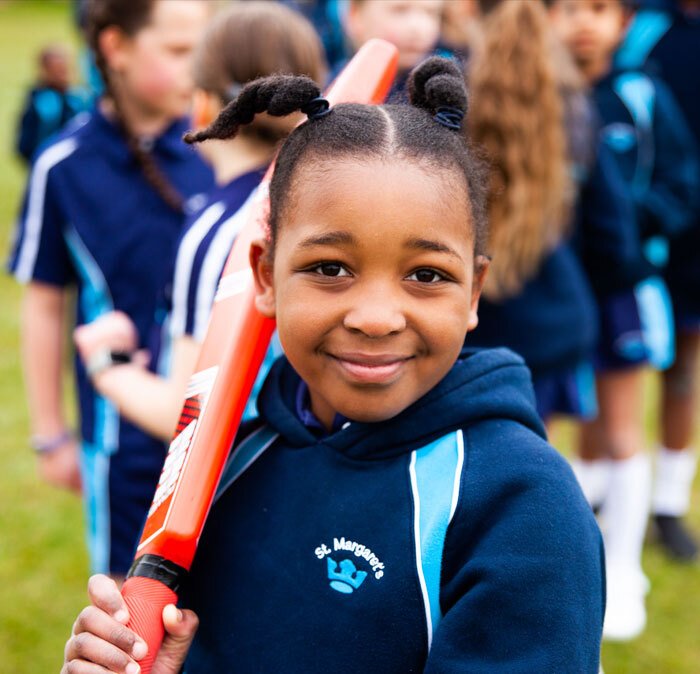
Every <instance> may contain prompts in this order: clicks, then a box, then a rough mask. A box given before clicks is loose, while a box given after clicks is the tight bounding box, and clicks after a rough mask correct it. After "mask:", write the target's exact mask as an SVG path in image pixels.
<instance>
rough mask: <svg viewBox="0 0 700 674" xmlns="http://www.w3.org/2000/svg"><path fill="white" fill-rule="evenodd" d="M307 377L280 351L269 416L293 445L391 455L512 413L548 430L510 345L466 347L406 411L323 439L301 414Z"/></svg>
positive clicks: (270, 380)
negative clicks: (298, 408) (299, 406)
mask: <svg viewBox="0 0 700 674" xmlns="http://www.w3.org/2000/svg"><path fill="white" fill-rule="evenodd" d="M300 381H301V380H300V378H299V375H298V374H297V373H296V372H295V370H294V369H293V368H292V366H291V365H290V364H289V362H288V361H287V360H286V358H284V357H283V358H280V359H279V360H278V361H277V362H276V363H275V364H274V365H273V367H272V369H271V370H270V373H269V375H268V377H267V379H266V381H265V384H264V386H263V389H262V391H261V393H260V397H259V399H258V408H259V411H260V415H261V417H262V419H263V420H264V421H265V422H266V423H267V424H268V425H269V426H270V427H271V428H272V429H273V430H275V431H277V432H278V433H279V434H280V435H281V436H282V437H283V438H284V439H285V441H286V442H287V443H288V444H289V445H290V446H292V447H299V448H302V447H308V446H310V445H314V444H317V443H318V444H322V445H326V446H328V447H331V448H333V449H335V450H336V451H339V452H341V453H343V454H345V455H346V456H348V457H351V458H355V459H386V458H390V457H394V456H397V455H399V454H404V453H408V452H411V451H413V450H414V449H416V448H418V447H421V446H423V445H426V444H428V443H429V442H431V441H432V440H434V439H436V438H438V437H441V436H442V435H445V434H446V433H449V432H450V431H454V430H457V429H459V428H467V427H469V426H472V425H474V424H478V423H481V422H484V421H489V420H501V421H503V420H512V421H515V422H517V423H519V424H521V425H523V426H526V427H527V428H529V429H530V430H532V431H533V432H535V433H536V434H538V435H539V436H541V437H542V438H544V437H545V430H544V427H543V425H542V421H541V420H540V418H539V416H538V415H537V411H536V410H535V399H534V393H533V390H532V381H531V378H530V371H529V370H528V369H527V367H526V365H525V362H524V361H523V360H522V358H520V357H519V356H517V355H516V354H514V353H513V352H512V351H509V350H508V349H488V350H475V349H464V350H463V351H462V353H461V354H460V356H459V358H458V359H457V362H456V363H455V364H454V366H453V367H452V369H451V370H450V371H449V372H448V373H447V375H446V376H445V378H444V379H443V380H442V381H441V382H440V383H439V384H437V386H435V387H434V388H433V389H432V390H430V391H429V392H428V393H426V395H424V396H423V397H422V398H420V399H419V400H417V401H416V402H415V403H413V404H412V405H410V406H409V407H407V408H406V409H405V410H404V411H403V412H401V413H400V414H398V415H396V416H395V417H392V418H391V419H387V420H386V421H382V422H378V423H363V422H354V421H352V420H350V423H349V424H346V425H345V427H344V428H342V429H341V430H339V431H337V432H334V433H332V434H331V435H328V436H326V437H323V438H321V439H319V438H318V437H317V436H315V435H314V434H313V433H312V431H311V430H309V429H308V428H307V427H306V426H304V424H303V423H302V422H301V420H300V419H299V417H298V416H297V414H296V394H297V389H298V387H299V384H300Z"/></svg>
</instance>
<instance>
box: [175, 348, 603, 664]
mask: <svg viewBox="0 0 700 674" xmlns="http://www.w3.org/2000/svg"><path fill="white" fill-rule="evenodd" d="M299 384H300V379H299V377H298V375H297V374H296V373H295V371H294V370H293V369H292V368H291V366H290V365H289V364H288V363H287V361H285V360H284V359H282V360H280V361H278V362H277V363H276V364H275V366H274V367H273V369H272V371H271V372H270V375H269V376H268V379H267V381H266V383H265V386H264V387H263V390H262V393H261V396H260V399H259V408H260V413H261V418H262V423H263V426H262V427H261V428H259V429H258V430H257V431H256V432H254V433H253V434H252V435H248V436H247V437H246V439H245V440H244V441H243V442H242V443H240V444H238V446H237V449H235V450H234V452H233V453H232V456H231V458H230V460H229V464H228V465H227V468H226V470H225V473H224V478H223V480H222V485H223V488H220V491H219V496H218V500H217V501H216V503H215V505H214V506H213V508H212V511H211V514H210V516H209V519H208V521H207V525H206V527H205V530H204V532H203V535H202V539H201V542H200V546H199V549H198V552H197V556H196V559H195V563H194V565H193V568H192V573H191V576H190V581H189V584H188V586H187V587H186V588H185V591H184V593H183V595H182V597H183V601H182V603H183V605H185V606H191V607H192V608H193V609H194V610H195V611H196V612H197V613H198V615H199V617H200V628H199V631H198V633H197V636H196V638H195V641H194V643H193V645H192V648H191V650H190V654H189V657H188V660H187V663H186V665H185V670H184V671H185V672H186V673H187V674H204V673H212V674H213V673H216V674H222V673H224V672H242V673H248V672H282V671H284V672H304V673H312V672H322V671H323V672H325V671H334V672H340V673H342V672H348V673H350V672H352V673H355V672H372V673H373V674H381V673H384V672H396V673H397V674H398V673H401V674H406V673H408V672H423V671H424V672H428V673H433V674H436V673H438V672H470V673H473V674H478V673H480V672H484V673H486V672H488V673H489V674H493V673H494V672H509V673H510V672H513V673H515V672H523V673H527V674H531V673H532V672H552V673H555V672H556V673H557V674H562V673H566V672H571V673H572V674H573V673H576V674H583V673H586V672H590V673H591V674H595V673H597V672H598V660H599V649H600V636H601V630H602V621H603V612H604V596H605V587H604V571H603V568H604V563H603V549H602V542H601V537H600V533H599V531H598V528H597V525H596V523H595V520H594V518H593V516H592V514H591V511H590V508H589V507H588V506H587V504H586V502H585V500H584V498H583V496H582V494H581V491H580V489H579V488H578V485H577V484H576V481H575V479H574V477H573V474H572V472H571V470H570V469H569V467H568V465H567V464H566V462H565V461H564V459H563V458H562V457H561V456H559V455H558V454H557V452H556V451H555V450H554V449H553V448H552V447H550V446H549V445H548V444H547V442H546V441H545V439H544V429H543V427H542V425H541V421H540V420H539V418H538V416H537V413H536V411H535V408H534V403H533V398H534V397H533V393H532V388H531V383H530V376H529V373H528V371H527V368H526V367H525V365H524V363H523V362H522V360H521V359H520V358H518V357H517V356H515V355H514V354H512V353H511V352H509V351H507V350H503V349H499V350H494V351H481V352H466V351H465V352H464V353H463V354H462V356H461V357H460V359H459V360H458V361H457V363H456V364H455V366H454V367H453V369H452V370H451V371H450V372H449V373H448V374H447V376H446V377H445V378H444V379H443V380H442V381H441V382H440V383H439V384H438V385H437V386H436V387H435V388H434V389H432V390H431V391H430V392H429V393H427V394H426V395H425V396H424V397H423V398H421V399H420V400H418V401H417V402H415V403H414V404H413V405H411V406H410V407H409V408H407V409H406V410H404V411H403V412H402V413H400V414H399V415H397V416H396V417H394V418H393V419H389V420H387V421H385V422H382V423H373V424H370V423H359V422H349V423H348V424H345V425H344V426H343V428H341V429H340V430H338V431H337V432H333V433H331V434H330V435H326V434H324V433H321V432H316V431H314V430H313V429H312V428H309V427H307V426H305V425H304V424H303V423H302V422H301V421H300V419H299V417H298V416H297V413H296V396H297V391H298V388H299Z"/></svg>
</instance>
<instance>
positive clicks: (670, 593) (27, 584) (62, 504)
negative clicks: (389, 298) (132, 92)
mask: <svg viewBox="0 0 700 674" xmlns="http://www.w3.org/2000/svg"><path fill="white" fill-rule="evenodd" d="M70 10H71V4H70V3H69V2H68V1H67V0H66V1H64V0H14V1H8V0H0V92H2V94H1V96H0V153H1V155H0V253H2V255H3V257H4V256H5V255H6V251H7V249H8V246H9V245H10V238H11V233H12V223H13V219H14V217H15V213H16V209H17V205H18V201H19V199H20V194H21V190H22V187H23V183H24V179H25V173H24V169H23V168H22V166H21V165H20V164H19V163H18V162H17V161H16V160H15V158H14V156H13V152H12V144H13V140H14V123H15V117H16V114H17V111H18V109H19V106H20V103H21V98H22V96H23V92H24V90H25V88H26V87H27V86H28V84H29V83H30V82H31V79H32V73H33V56H34V54H35V53H36V51H37V49H38V47H40V46H41V45H43V44H45V43H47V42H55V41H60V42H67V43H69V44H72V45H75V44H76V37H75V34H74V32H73V28H72V24H71V15H70ZM20 294H21V293H20V290H19V289H18V287H17V286H16V284H15V283H14V282H13V281H12V280H10V279H9V278H7V277H6V276H5V275H0V298H1V299H2V301H1V303H0V307H1V308H0V312H1V313H0V428H1V429H2V439H1V440H0V672H2V673H7V674H47V673H50V672H58V670H59V668H60V663H61V661H62V651H63V644H64V642H65V639H66V637H67V636H68V633H69V631H70V626H71V623H72V621H73V619H74V617H75V616H76V614H77V612H78V611H79V609H80V608H81V607H82V606H83V605H84V603H85V580H86V578H87V574H88V568H87V559H86V554H85V550H84V546H83V537H82V519H81V517H82V516H81V506H80V503H79V501H78V499H77V498H75V497H73V496H71V495H68V494H64V493H61V492H59V491H56V490H54V489H51V488H49V487H47V486H45V485H42V484H41V483H40V482H39V481H38V479H37V478H36V475H35V467H34V458H33V456H32V453H31V450H30V449H29V447H28V444H27V438H28V425H27V414H26V409H25V404H24V397H23V390H22V379H21V372H20V367H19V345H18V311H19V299H20ZM654 395H655V386H654V382H653V380H651V379H650V380H649V396H648V399H649V409H652V405H653V402H654ZM648 419H649V424H648V432H649V440H650V443H651V441H652V439H653V433H654V428H655V420H654V418H653V415H652V414H649V415H648ZM570 439H571V429H570V428H569V427H566V426H564V427H561V428H558V429H557V431H556V433H555V442H556V443H557V445H558V446H560V447H561V448H562V449H563V450H564V451H565V452H566V451H568V448H569V447H570V444H571V442H570ZM696 491H697V490H696ZM692 520H693V524H694V526H695V527H696V529H697V530H700V493H696V499H695V509H694V512H693V514H692ZM645 569H646V571H647V573H648V575H649V577H650V579H651V582H652V588H653V589H652V592H651V595H650V597H649V600H648V608H649V626H648V629H647V631H646V632H645V634H644V635H643V637H641V638H640V639H638V640H637V641H635V642H633V643H630V644H626V645H607V644H606V645H605V647H604V651H603V664H604V666H605V671H606V673H607V674H698V672H700V637H699V635H700V606H699V602H700V572H699V569H698V567H693V568H688V567H681V566H677V565H674V564H671V563H669V562H668V561H666V560H665V559H664V558H663V556H662V555H661V554H660V553H659V552H658V551H657V550H656V549H655V548H653V547H651V546H650V547H648V549H647V550H646V553H645ZM552 601H556V597H552ZM552 638H553V639H556V635H552ZM533 674H534V673H533Z"/></svg>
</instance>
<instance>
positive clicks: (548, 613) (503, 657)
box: [62, 58, 604, 674]
mask: <svg viewBox="0 0 700 674" xmlns="http://www.w3.org/2000/svg"><path fill="white" fill-rule="evenodd" d="M409 93H410V98H411V101H412V104H411V105H407V104H406V105H384V106H368V105H359V104H342V105H337V106H334V107H333V108H329V107H328V103H327V102H326V101H324V100H323V99H321V98H319V95H320V92H319V89H318V87H317V86H316V84H315V83H314V82H312V81H311V80H309V79H308V78H302V77H293V76H274V77H269V78H264V79H261V80H258V81H255V82H252V83H250V84H248V85H247V86H246V87H244V88H243V90H242V91H241V93H240V95H239V96H238V97H237V98H236V99H235V100H234V101H233V102H232V103H230V104H229V105H228V106H227V107H226V108H225V109H224V110H223V111H222V113H221V115H220V116H219V117H218V119H217V120H216V122H214V123H213V124H212V125H211V127H210V128H208V129H206V130H204V131H202V132H198V133H194V134H191V135H189V136H188V137H187V140H188V141H190V142H202V141H206V140H208V139H213V138H228V137H231V136H233V135H235V134H236V133H237V132H238V131H239V129H240V128H241V127H243V126H244V125H245V124H247V123H249V122H250V121H251V120H252V119H254V117H255V115H256V114H259V113H267V114H270V115H273V116H286V115H289V114H292V113H295V112H297V111H302V112H304V113H305V114H306V115H307V116H308V120H307V121H306V122H304V123H303V124H301V125H300V126H299V127H297V128H296V129H295V130H294V131H293V132H292V133H291V134H290V135H289V137H288V138H287V140H286V141H285V143H284V145H283V146H282V148H281V150H280V154H279V156H278V159H277V164H276V169H275V173H274V175H273V178H272V182H271V185H270V216H269V236H268V237H267V239H266V240H260V241H257V242H255V243H254V244H253V245H252V247H251V265H252V268H253V275H254V279H255V285H256V289H257V298H256V303H257V307H258V309H259V311H260V312H262V313H263V314H265V315H266V316H269V317H274V318H276V320H277V328H278V332H279V337H280V340H281V343H282V346H283V347H284V352H285V356H284V357H282V358H281V359H279V360H278V361H276V363H275V364H274V366H273V367H272V370H271V371H270V374H269V375H268V377H267V379H266V382H265V384H264V386H263V389H262V392H261V395H260V397H259V400H258V406H259V411H260V418H259V420H258V421H257V422H255V424H254V425H252V426H247V427H246V426H244V427H243V428H242V429H241V432H240V433H239V437H238V438H237V440H236V443H235V447H234V449H233V452H232V454H231V457H230V459H229V462H228V463H227V465H226V468H225V470H224V474H223V478H222V481H221V485H220V487H219V491H218V494H217V499H216V501H215V503H214V505H213V507H212V510H211V513H210V516H209V519H208V522H207V524H206V526H205V529H204V532H203V534H202V538H201V540H200V545H199V548H198V552H197V556H196V559H195V562H194V565H193V567H192V570H191V574H190V576H189V578H188V579H187V581H186V584H185V587H184V588H183V592H182V595H181V605H182V607H181V608H176V607H174V606H172V605H170V606H167V607H166V608H165V609H164V612H163V619H164V624H165V626H166V639H165V641H164V644H163V648H162V649H161V651H160V653H159V655H158V658H157V660H156V663H155V665H154V670H153V671H156V670H157V671H158V672H159V674H175V673H176V672H179V671H181V669H182V668H183V663H184V671H186V672H188V674H203V673H205V672H212V673H213V672H217V673H219V672H227V671H237V672H279V671H293V672H321V671H327V670H328V668H329V667H332V668H333V669H334V671H338V672H356V671H371V672H376V673H379V674H381V673H383V672H418V671H425V672H455V671H469V672H487V671H488V672H509V673H512V672H528V673H529V672H535V671H537V672H544V671H549V672H572V673H573V672H576V673H580V672H589V673H591V674H595V673H596V672H598V662H599V649H600V633H601V629H602V620H603V608H604V583H603V559H602V558H603V553H602V547H601V538H600V534H599V531H598V529H597V526H596V524H595V521H594V518H593V516H592V514H591V512H590V509H589V508H588V506H587V504H586V502H585V500H584V498H583V495H582V494H581V492H580V490H579V488H578V486H577V485H576V482H575V478H574V476H573V474H572V472H571V471H570V469H569V468H568V466H567V465H566V463H565V461H564V460H563V459H562V458H561V457H559V455H558V454H557V452H556V451H555V450H554V449H553V448H552V447H550V446H549V445H548V444H547V442H546V441H545V439H544V429H543V427H542V424H541V422H540V420H539V418H538V416H537V413H536V411H535V408H534V401H533V392H532V388H531V384H530V379H529V373H528V371H527V368H526V367H525V365H524V363H523V361H522V360H521V359H520V358H518V357H517V356H515V355H514V354H512V353H511V352H508V351H506V350H502V349H498V350H493V351H473V350H463V341H464V334H465V333H467V332H468V331H469V330H471V329H473V328H474V327H475V326H476V323H477V320H478V319H477V308H478V301H479V294H480V291H481V287H482V285H483V282H484V278H485V274H486V271H487V267H488V259H487V258H486V257H485V255H484V252H483V251H484V245H485V241H486V221H485V184H484V182H485V181H484V171H483V169H482V167H481V166H480V162H479V161H478V159H477V158H476V155H475V152H474V150H473V149H472V148H471V147H470V146H469V144H468V143H467V141H466V140H465V138H464V136H463V134H462V133H461V131H460V127H461V119H462V117H463V116H464V112H465V110H466V104H467V100H466V92H465V89H464V83H463V79H462V75H461V73H460V71H459V69H458V67H457V66H456V65H455V64H454V63H452V62H450V61H447V60H444V59H440V58H433V59H429V60H428V61H426V62H424V63H423V64H421V65H420V66H419V67H418V68H417V69H416V70H415V71H414V72H413V73H412V75H411V77H410V78H409ZM89 593H90V596H91V599H92V605H91V606H89V607H87V608H86V609H85V610H84V611H83V612H82V613H81V614H80V616H79V618H78V620H77V621H76V623H75V625H74V628H73V636H72V637H71V638H70V640H69V641H68V644H67V646H66V651H65V658H66V659H65V665H64V668H63V670H62V671H63V673H64V674H67V673H68V672H73V671H76V672H77V671H80V672H84V673H86V674H89V673H91V672H102V671H104V669H103V668H107V669H109V671H113V672H129V673H130V674H131V672H137V671H138V665H137V663H138V661H139V660H140V659H141V658H142V657H143V656H144V654H145V651H146V646H145V644H144V643H143V642H142V641H141V640H140V639H139V638H138V637H137V636H136V635H135V634H134V633H133V632H131V631H130V630H128V629H127V628H126V627H125V624H126V622H127V621H128V611H127V609H126V607H125V605H124V603H123V601H122V599H121V596H120V594H119V592H118V590H117V588H116V586H115V585H114V584H113V583H112V582H111V581H110V580H109V579H107V578H105V577H104V576H94V577H93V578H92V579H91V581H90V584H89ZM197 616H198V618H197ZM198 620H199V629H198V631H197V633H196V636H195V630H196V626H197V622H198ZM271 646H272V647H271Z"/></svg>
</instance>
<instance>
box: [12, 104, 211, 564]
mask: <svg viewBox="0 0 700 674" xmlns="http://www.w3.org/2000/svg"><path fill="white" fill-rule="evenodd" d="M187 128H188V123H187V122H186V121H185V120H182V121H178V122H175V123H173V124H172V125H171V126H170V127H169V128H168V129H166V130H165V131H164V132H163V134H162V135H161V136H159V137H158V138H156V139H154V141H153V146H152V153H153V156H154V158H155V161H156V162H157V163H158V165H159V167H160V168H161V170H162V171H163V172H164V173H165V174H166V176H167V177H168V178H169V180H170V181H172V183H173V185H174V186H175V187H176V188H177V189H178V190H179V191H180V193H181V194H183V195H184V196H186V197H187V196H192V195H196V194H198V193H201V192H202V191H205V190H207V189H209V188H210V186H211V184H212V175H211V172H210V171H209V169H208V168H206V167H205V165H204V164H203V163H202V161H201V160H200V159H199V157H198V156H197V155H196V154H195V152H194V151H193V150H191V149H190V148H188V147H187V146H186V145H184V144H183V143H182V141H181V137H182V134H183V133H184V132H185V131H186V130H187ZM181 226H182V215H181V214H180V213H177V212H175V211H174V210H172V209H170V208H169V207H168V206H167V205H166V204H165V203H164V202H163V201H162V199H161V198H160V196H159V195H158V194H157V193H156V192H155V190H154V189H153V188H152V187H151V186H150V185H149V184H148V183H147V182H146V180H145V179H144V177H143V175H142V173H141V169H140V168H139V166H138V165H137V163H136V160H135V159H134V157H133V156H132V155H131V153H130V152H129V150H128V148H127V146H126V144H125V142H124V139H123V136H122V134H121V132H120V131H119V129H118V128H117V127H116V126H115V125H114V124H113V123H112V122H111V121H109V120H108V119H107V118H106V117H105V116H104V115H103V114H102V113H101V112H100V111H99V110H97V109H95V110H94V111H93V112H92V113H91V114H89V115H88V114H85V115H82V116H80V118H76V120H74V122H72V123H71V124H70V125H69V127H68V128H67V129H66V130H65V132H64V133H62V134H61V135H59V136H58V137H57V138H56V140H54V141H53V142H51V144H50V145H49V146H48V147H47V148H46V149H45V150H44V151H43V152H42V153H41V154H39V156H38V157H37V159H36V161H35V163H34V166H33V168H32V172H31V175H30V178H29V183H28V188H27V192H26V195H25V199H24V204H23V206H22V212H21V214H20V217H19V221H18V226H17V233H16V240H15V244H14V247H13V250H12V253H11V257H10V262H9V267H10V270H11V272H12V273H13V274H14V275H15V277H16V278H17V279H18V280H19V281H21V282H22V283H28V282H38V283H44V284H48V285H51V286H56V287H59V288H63V287H67V286H76V288H77V293H78V301H77V304H76V324H78V325H80V324H83V323H88V322H90V321H93V320H94V319H96V318H97V317H98V316H100V315H102V314H104V313H107V312H109V311H112V310H115V309H116V310H121V311H123V312H125V313H126V314H127V315H128V316H129V317H130V318H131V320H132V321H133V322H134V324H135V326H136V329H137V332H138V336H139V347H141V348H143V347H145V346H146V345H147V338H148V331H149V328H150V326H151V324H152V321H153V315H154V312H155V305H156V297H157V294H158V290H159V289H160V288H161V287H162V286H163V284H164V282H165V278H166V275H167V261H168V260H169V259H170V255H171V250H172V247H173V245H174V242H175V240H176V238H177V236H178V233H179V231H180V228H181ZM75 374H76V382H77V389H78V402H79V410H80V435H81V441H82V450H83V451H82V460H83V487H84V494H85V501H86V512H87V519H88V542H89V549H90V555H91V561H92V567H93V570H94V571H102V572H106V571H109V572H111V573H117V574H120V573H125V572H126V571H127V570H128V568H129V566H130V563H131V561H132V556H133V552H134V550H135V546H136V543H137V541H138V537H139V535H140V531H141V527H142V525H143V521H144V518H145V514H146V511H147V510H148V507H149V505H150V500H151V498H152V496H153V491H154V489H155V485H156V483H157V480H158V475H159V472H160V468H161V467H162V462H163V458H164V456H165V448H164V445H163V443H161V442H160V441H157V440H155V439H153V438H151V437H150V436H148V435H146V434H145V433H144V432H143V431H141V430H140V429H138V428H137V427H136V426H134V425H132V424H130V423H129V422H128V421H126V420H125V419H123V418H121V417H120V416H119V414H118V412H117V409H116V407H115V406H114V405H113V404H112V403H110V402H109V401H108V400H107V399H106V398H104V397H102V396H100V395H98V394H97V393H96V391H95V390H94V388H93V387H92V385H91V383H90V381H89V379H88V377H87V374H86V372H85V368H84V366H83V364H82V362H81V361H80V359H78V358H76V361H75Z"/></svg>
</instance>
